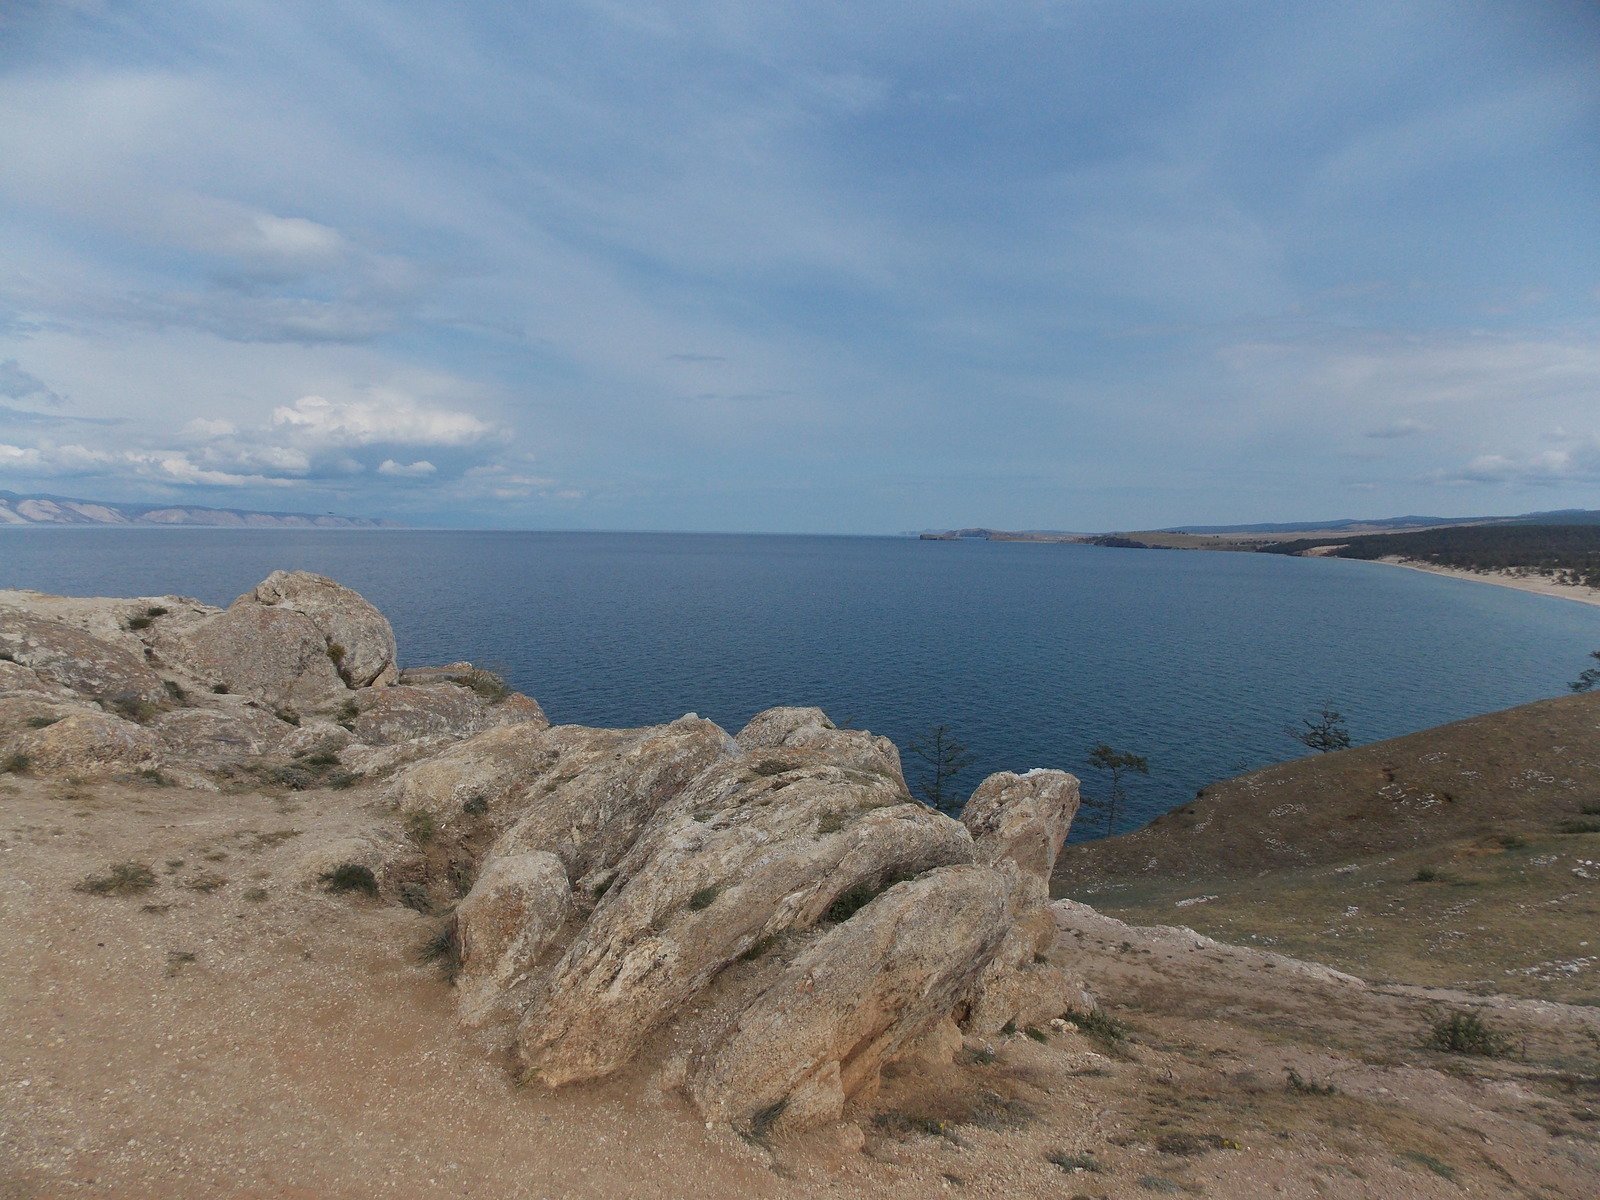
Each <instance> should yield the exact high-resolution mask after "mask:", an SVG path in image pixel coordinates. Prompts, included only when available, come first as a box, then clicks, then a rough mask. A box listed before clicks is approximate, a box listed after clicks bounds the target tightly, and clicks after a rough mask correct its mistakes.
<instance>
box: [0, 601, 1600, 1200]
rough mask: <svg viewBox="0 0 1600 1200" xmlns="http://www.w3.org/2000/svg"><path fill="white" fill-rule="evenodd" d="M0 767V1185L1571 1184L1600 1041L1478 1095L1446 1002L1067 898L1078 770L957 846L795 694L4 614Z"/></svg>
mask: <svg viewBox="0 0 1600 1200" xmlns="http://www.w3.org/2000/svg"><path fill="white" fill-rule="evenodd" d="M1563 728H1564V727H1563ZM1578 732H1579V733H1580V734H1581V733H1582V731H1581V730H1579V731H1578ZM1589 736H1591V738H1592V733H1591V734H1590V735H1589ZM1332 757H1337V756H1332ZM0 768H3V770H4V773H3V774H0V805H3V809H0V811H3V812H4V815H5V816H6V822H5V828H4V830H3V832H0V843H3V844H0V851H3V853H0V863H3V867H0V913H3V915H4V916H5V918H6V919H5V921H4V922H3V923H0V964H3V965H4V967H5V970H4V973H3V977H4V978H5V979H6V980H7V983H6V984H5V985H4V990H3V993H0V994H3V999H4V1013H3V1016H4V1020H3V1021H0V1048H3V1050H4V1054H3V1056H0V1057H3V1060H4V1062H5V1063H6V1064H7V1065H6V1066H5V1067H4V1069H3V1078H0V1087H3V1088H4V1089H5V1095H6V1096H7V1097H9V1098H10V1099H9V1100H8V1103H7V1104H6V1105H5V1106H4V1107H5V1109H6V1111H7V1115H6V1116H4V1117H0V1155H3V1157H0V1188H3V1190H0V1195H8V1196H9V1195H17V1196H54V1195H107V1196H109V1195H133V1194H138V1195H174V1196H176V1195H201V1194H207V1195H210V1194H216V1193H217V1192H218V1191H219V1190H221V1191H222V1192H223V1193H224V1194H237V1195H262V1196H266V1195H377V1194H391V1193H392V1194H397V1195H479V1194H486V1195H507V1196H510V1195H518V1196H520V1195H527V1196H554V1195H573V1196H624V1195H627V1196H633V1195H690V1194H695V1195H717V1196H720V1195H730V1196H731V1195H740V1196H749V1195H751V1194H770V1195H789V1194H791V1193H792V1194H794V1195H802V1194H805V1195H812V1194H815V1192H816V1190H817V1189H819V1188H827V1189H838V1190H840V1191H841V1194H860V1195H906V1196H913V1195H915V1196H921V1195H927V1194H930V1189H932V1190H940V1191H942V1190H946V1189H967V1190H971V1191H972V1192H973V1193H974V1194H978V1195H997V1196H998V1195H1039V1196H1079V1195H1081V1196H1097V1197H1098V1196H1133V1195H1142V1194H1146V1193H1150V1192H1154V1191H1176V1192H1185V1191H1187V1192H1190V1193H1192V1194H1213V1195H1232V1196H1247V1195H1257V1194H1260V1195H1266V1194H1287V1195H1308V1196H1309V1195H1350V1196H1357V1195H1360V1196H1367V1195H1371V1196H1380V1195H1381V1196H1399V1195H1405V1196H1413V1195H1414V1196H1433V1195H1439V1196H1444V1195H1454V1194H1456V1193H1457V1191H1458V1190H1459V1189H1460V1188H1462V1187H1464V1186H1468V1185H1471V1188H1472V1189H1473V1190H1481V1191H1483V1192H1485V1194H1501V1193H1503V1194H1508V1195H1533V1194H1549V1195H1573V1196H1576V1195H1583V1194H1593V1192H1592V1190H1586V1189H1587V1188H1590V1187H1591V1185H1593V1184H1594V1183H1595V1182H1596V1181H1600V1159H1597V1158H1596V1157H1595V1155H1594V1153H1593V1142H1594V1139H1593V1138H1589V1137H1588V1131H1589V1130H1590V1127H1589V1126H1586V1125H1585V1124H1584V1122H1585V1121H1587V1120H1592V1119H1593V1114H1592V1112H1590V1110H1589V1108H1588V1107H1587V1106H1588V1105H1589V1104H1590V1103H1591V1099H1590V1092H1591V1091H1593V1090H1594V1089H1595V1086H1596V1085H1595V1082H1594V1075H1593V1064H1592V1063H1591V1062H1590V1061H1589V1060H1590V1059H1591V1058H1592V1057H1593V1054H1592V1050H1593V1045H1594V1044H1600V1042H1597V1041H1596V1039H1600V1020H1597V1019H1595V1018H1594V1016H1593V1011H1594V1010H1592V1009H1585V1008H1581V1007H1574V1006H1571V1005H1567V1004H1551V1003H1548V1002H1543V1007H1540V1003H1541V1002H1539V1001H1535V1000H1532V999H1529V1000H1518V999H1516V998H1515V997H1514V996H1506V997H1501V998H1500V1002H1498V1007H1497V1008H1496V1009H1495V1012H1496V1021H1497V1022H1498V1025H1497V1028H1503V1029H1504V1031H1505V1033H1504V1035H1503V1036H1505V1037H1508V1038H1520V1039H1521V1043H1522V1046H1523V1051H1522V1053H1521V1056H1520V1057H1514V1056H1507V1055H1498V1056H1491V1057H1486V1058H1484V1059H1483V1061H1482V1062H1481V1063H1479V1062H1476V1061H1473V1062H1472V1069H1471V1070H1468V1069H1466V1068H1464V1067H1462V1066H1461V1062H1460V1061H1459V1060H1458V1059H1452V1058H1450V1056H1449V1055H1448V1054H1447V1053H1446V1052H1444V1051H1430V1050H1429V1049H1428V1048H1427V1045H1426V1035H1427V1031H1428V1029H1429V1028H1430V1027H1431V1026H1430V1022H1431V1021H1432V1019H1433V1017H1434V1016H1435V1015H1436V1014H1437V1013H1438V1012H1441V1011H1448V1010H1449V1009H1450V1006H1452V1005H1455V1004H1459V1003H1461V1002H1463V999H1464V996H1463V994H1462V993H1459V992H1451V991H1449V990H1447V989H1446V990H1441V989H1438V988H1435V989H1433V990H1428V989H1422V988H1416V987H1412V988H1410V990H1407V989H1406V988H1405V987H1388V986H1373V985H1372V983H1371V981H1363V979H1361V978H1358V977H1357V976H1356V975H1353V974H1351V973H1349V972H1347V971H1343V970H1336V969H1333V968H1330V967H1327V966H1322V965H1318V964H1317V963H1314V962H1307V961H1303V960H1302V959H1299V958H1293V957H1288V956H1285V955H1284V954H1283V953H1281V952H1280V951H1278V950H1269V949H1265V948H1262V947H1259V946H1247V945H1227V944H1224V943H1223V942H1218V941H1213V940H1211V939H1210V938H1207V937H1204V936H1201V935H1199V934H1196V933H1194V932H1192V931H1190V930H1188V929H1185V928H1181V927H1179V928H1171V927H1165V926H1157V927H1145V926H1135V925H1132V924H1127V923H1124V922H1123V921H1120V920H1117V919H1115V918H1113V917H1111V916H1107V915H1105V914H1104V913H1102V912H1097V911H1096V910H1095V909H1093V908H1089V907H1088V906H1086V905H1085V904H1083V903H1081V902H1080V900H1074V899H1066V898H1062V899H1057V900H1055V901H1052V900H1051V898H1050V891H1049V889H1050V883H1051V880H1052V878H1054V879H1055V883H1056V889H1057V892H1058V893H1060V892H1062V891H1063V890H1070V888H1065V889H1064V884H1063V880H1064V879H1067V880H1071V879H1077V880H1078V881H1079V882H1080V883H1083V884H1084V886H1085V887H1086V888H1088V889H1091V890H1092V889H1094V888H1105V887H1114V886H1116V885H1117V884H1118V882H1119V880H1122V879H1123V878H1124V877H1125V876H1128V875H1129V874H1130V872H1123V874H1122V875H1117V874H1116V873H1115V872H1113V871H1112V870H1111V869H1110V866H1109V865H1108V864H1110V863H1112V862H1113V861H1120V860H1114V859H1113V858H1112V857H1110V856H1113V855H1115V854H1116V853H1117V851H1115V850H1114V849H1102V850H1100V851H1098V852H1095V853H1098V854H1099V855H1100V856H1101V857H1100V858H1099V859H1088V858H1085V857H1084V852H1081V851H1077V850H1074V851H1070V852H1069V853H1068V854H1067V855H1066V856H1065V857H1061V858H1060V861H1059V862H1058V856H1060V855H1061V847H1062V844H1063V841H1064V839H1065V837H1066V834H1067V832H1068V829H1069V827H1070V824H1071V821H1072V819H1073V816H1074V814H1075V812H1076V809H1077V807H1078V802H1079V796H1078V781H1077V780H1076V779H1075V778H1073V776H1071V775H1069V774H1067V773H1065V772H1062V771H1057V770H1049V769H1031V770H1027V771H1024V772H1020V773H1012V772H1001V773H999V774H996V775H993V776H991V777H989V778H988V779H986V780H984V781H983V782H982V784H981V785H980V786H979V787H978V788H977V790H976V791H975V792H974V794H973V796H972V798H971V800H970V801H969V803H968V804H967V806H966V809H965V811H964V812H963V814H962V817H961V819H960V820H954V819H952V818H950V817H948V816H945V815H943V814H941V813H939V812H937V811H934V810H933V809H930V808H928V807H927V806H925V805H923V804H921V803H920V802H918V801H916V800H915V799H913V798H912V796H911V794H910V792H909V791H908V790H907V787H906V783H905V780H904V777H903V775H902V772H901V767H900V760H899V754H898V752H897V750H896V748H895V747H894V745H893V744H892V743H890V742H889V741H888V740H887V739H884V738H881V737H875V736H874V735H872V734H870V733H868V732H865V731H861V730H853V729H840V728H837V727H835V725H834V724H833V723H832V722H831V721H830V720H829V719H828V717H827V716H826V714H825V713H823V712H822V711H821V710H820V709H816V708H808V707H777V708H772V709H768V710H766V711H765V712H762V713H759V714H757V715H756V716H755V717H753V718H752V719H751V720H750V722H749V723H748V724H747V725H746V726H745V727H744V728H743V729H741V730H739V731H737V732H736V733H732V734H730V733H728V732H726V731H724V730H723V729H721V728H719V727H718V726H717V725H715V724H714V723H712V722H710V721H707V720H704V719H702V718H700V717H698V716H696V715H694V714H687V715H685V716H682V717H680V718H678V719H677V720H674V721H671V722H669V723H667V724H663V725H659V726H653V727H648V728H643V729H628V730H611V729H593V728H587V727H582V726H571V725H568V726H559V725H558V726H552V725H551V724H550V723H549V722H548V720H547V719H546V717H545V714H544V712H543V711H542V710H541V708H540V706H539V705H538V703H537V702H536V701H535V700H533V699H531V698H530V697H527V696H523V695H520V694H517V693H515V692H513V691H511V690H510V689H509V688H508V687H507V686H506V685H505V683H504V682H503V681H502V680H501V679H500V678H499V677H498V676H496V675H494V674H492V673H491V672H487V671H484V670H481V669H478V668H475V667H474V666H473V665H472V664H470V663H464V662H463V663H453V664H448V665H444V666H437V667H409V668H402V667H401V666H400V665H399V660H398V658H397V650H396V645H395V639H394V634H393V631H392V630H391V628H390V626H389V624H388V622H387V621H386V620H385V619H384V617H383V616H382V614H381V613H379V612H378V611H377V610H376V609H375V608H374V607H373V606H372V605H370V604H369V603H367V602H366V601H365V600H364V599H363V598H362V597H360V596H359V595H357V594H356V593H354V592H352V591H350V590H349V589H347V588H344V587H342V586H340V585H339V584H337V583H335V582H334V581H332V580H329V579H326V578H323V577H320V576H316V575H309V574H306V573H303V572H276V573H274V574H273V575H271V576H270V577H269V578H267V579H266V580H264V581H263V582H262V583H260V584H259V585H257V586H256V587H255V588H254V589H252V590H251V591H249V592H247V593H245V594H244V595H242V596H240V597H239V598H238V599H237V600H236V601H235V602H234V603H233V604H232V605H230V606H229V607H228V608H226V609H218V608H214V607H210V606H207V605H203V604H199V603H197V602H195V601H193V600H189V599H184V598H182V597H177V596H155V597H138V598H132V599H104V598H96V599H82V598H70V597H59V596H47V595H42V594H38V593H31V592H20V591H0ZM1252 794H1253V793H1252ZM1196 811H1199V810H1196ZM1205 812H1207V813H1210V812H1211V809H1210V808H1206V809H1205ZM1192 816H1193V814H1192V813H1191V814H1179V815H1178V816H1175V817H1174V818H1172V820H1171V821H1169V822H1168V826H1169V827H1171V826H1173V825H1174V823H1181V822H1186V821H1190V818H1191V817H1192ZM1199 819H1200V820H1205V819H1207V818H1206V817H1204V816H1202V817H1200V818H1199ZM1211 819H1213V820H1220V817H1214V818H1211ZM1273 819H1277V818H1276V817H1274V818H1273ZM1191 823H1192V822H1191ZM1399 823H1400V824H1401V825H1404V826H1405V828H1406V829H1407V830H1408V831H1409V830H1411V827H1412V826H1411V824H1409V823H1407V821H1405V820H1401V821H1400V822H1399ZM1407 836H1410V833H1409V832H1408V834H1407ZM1117 840H1118V841H1125V840H1126V839H1117ZM1147 840H1148V836H1147ZM1269 840H1270V839H1269ZM1106 845H1107V847H1110V846H1111V843H1107V844H1106ZM1152 845H1153V843H1152ZM1265 845H1266V843H1263V847H1264V846H1265ZM1263 847H1252V848H1251V849H1249V850H1248V852H1247V853H1246V856H1247V857H1249V858H1250V859H1251V860H1252V861H1265V860H1264V859H1263V858H1262V855H1263V854H1265V853H1267V851H1266V850H1265V849H1264V848H1263ZM1146 849H1147V847H1146V846H1144V845H1143V844H1142V843H1141V844H1139V845H1137V846H1135V848H1134V850H1132V851H1129V853H1130V854H1132V855H1133V858H1130V859H1129V862H1130V863H1134V862H1135V860H1137V863H1138V864H1139V865H1140V866H1141V867H1142V864H1143V863H1144V862H1145V861H1147V859H1148V857H1149V856H1148V855H1147V854H1146ZM1163 853H1165V852H1163ZM1338 853H1340V854H1344V853H1347V848H1345V847H1341V848H1340V850H1339V851H1338ZM1173 854H1174V857H1173V863H1172V866H1173V867H1174V869H1175V871H1176V872H1177V873H1179V874H1182V873H1184V871H1185V870H1187V869H1189V868H1192V867H1194V864H1195V861H1196V860H1194V859H1193V857H1192V856H1191V857H1190V858H1184V857H1183V855H1182V854H1181V853H1178V852H1176V851H1174V852H1173ZM1158 857H1159V856H1158ZM1318 861H1321V860H1318ZM1130 870H1131V868H1130ZM1114 876H1115V877H1114ZM1195 878H1196V876H1195V874H1194V873H1193V872H1191V873H1190V874H1189V876H1188V878H1185V879H1184V880H1183V886H1185V887H1188V886H1190V884H1191V883H1192V882H1194V880H1195ZM1080 899H1081V897H1080ZM1213 899H1214V897H1213ZM1585 1039H1587V1041H1585ZM1586 1045H1588V1046H1589V1050H1587V1051H1585V1050H1584V1047H1585V1046H1586ZM1585 1054H1587V1055H1588V1057H1587V1058H1586V1057H1585ZM1430 1055H1431V1057H1430ZM1586 1064H1587V1065H1586ZM1446 1067H1448V1068H1450V1069H1449V1070H1445V1069H1444V1068H1446ZM1285 1078H1287V1079H1288V1081H1289V1082H1288V1083H1287V1084H1284V1083H1283V1082H1282V1080H1283V1079H1285ZM1334 1080H1337V1082H1336V1083H1335V1082H1333V1081H1334ZM1563 1089H1565V1090H1563ZM1556 1110H1559V1111H1560V1112H1561V1113H1562V1114H1565V1115H1563V1116H1562V1117H1561V1118H1560V1121H1559V1123H1560V1126H1561V1129H1562V1131H1563V1132H1561V1133H1559V1134H1557V1133H1552V1132H1551V1129H1552V1127H1553V1124H1554V1123H1555V1122H1556V1118H1555V1117H1553V1116H1552V1115H1551V1114H1552V1113H1553V1112H1555V1111H1556ZM223 1114H231V1115H229V1116H226V1117H224V1115H223ZM1584 1114H1588V1115H1587V1116H1585V1115H1584ZM1464 1122H1465V1124H1463V1123H1464ZM1467 1127H1470V1128H1471V1129H1472V1134H1471V1140H1470V1143H1469V1144H1461V1143H1460V1142H1459V1138H1460V1137H1461V1136H1462V1135H1461V1134H1460V1133H1459V1131H1460V1130H1461V1129H1463V1128H1467ZM1586 1139H1587V1140H1586ZM1508 1181H1509V1182H1508Z"/></svg>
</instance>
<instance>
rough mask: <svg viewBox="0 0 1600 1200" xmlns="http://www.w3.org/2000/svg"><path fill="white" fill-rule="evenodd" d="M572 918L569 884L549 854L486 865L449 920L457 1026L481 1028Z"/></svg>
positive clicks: (494, 860) (516, 856)
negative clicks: (454, 947)
mask: <svg viewBox="0 0 1600 1200" xmlns="http://www.w3.org/2000/svg"><path fill="white" fill-rule="evenodd" d="M572 911H573V908H572V885H571V883H569V882H568V880H567V872H566V870H565V868H563V867H562V865H561V860H560V859H558V858H557V857H556V856H555V855H553V854H543V853H535V854H514V855H510V856H508V857H505V858H491V859H490V860H489V861H488V863H487V864H486V865H485V866H484V868H483V870H482V871H481V872H480V873H479V875H478V878H477V880H476V882H474V883H473V885H472V890H471V891H470V892H468V893H467V896H466V898H465V899H464V900H462V901H461V904H460V905H459V906H458V907H457V908H456V913H455V921H456V936H457V938H458V939H459V943H460V951H461V971H460V974H459V976H458V977H457V979H456V1003H457V1006H458V1008H459V1010H460V1013H461V1019H462V1021H463V1022H465V1023H466V1024H468V1025H473V1026H478V1025H483V1024H485V1023H486V1022H488V1021H489V1020H491V1019H492V1018H493V1017H494V1016H495V1015H496V1014H497V1013H498V1012H500V1011H501V1010H502V1008H503V1007H504V1006H506V1005H507V1004H508V1002H509V1001H510V999H511V997H512V995H513V994H514V992H515V989H516V985H517V983H518V981H519V977H521V976H523V975H524V974H526V973H527V972H528V971H530V970H531V969H533V968H534V967H535V966H536V965H538V963H539V961H540V959H541V958H542V957H544V956H545V954H546V953H547V952H548V951H549V950H550V949H551V948H552V947H553V946H555V945H556V942H557V939H558V938H559V936H560V935H561V933H562V930H563V927H564V926H565V924H566V922H567V920H568V918H569V917H570V916H571V915H572Z"/></svg>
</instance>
